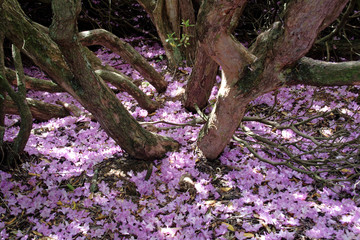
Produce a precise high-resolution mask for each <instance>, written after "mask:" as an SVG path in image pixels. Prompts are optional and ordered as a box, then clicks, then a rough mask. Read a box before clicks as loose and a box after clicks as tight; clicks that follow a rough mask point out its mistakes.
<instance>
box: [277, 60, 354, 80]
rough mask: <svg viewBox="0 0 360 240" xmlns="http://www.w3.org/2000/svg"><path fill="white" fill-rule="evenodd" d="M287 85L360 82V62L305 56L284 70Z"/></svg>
mask: <svg viewBox="0 0 360 240" xmlns="http://www.w3.org/2000/svg"><path fill="white" fill-rule="evenodd" d="M283 76H284V77H285V79H287V82H286V84H287V85H295V84H305V85H313V86H341V85H359V84H360V62H359V61H349V62H340V63H331V62H325V61H319V60H314V59H311V58H307V57H303V58H301V59H300V60H299V61H298V63H297V64H296V65H295V66H294V67H293V68H289V69H288V70H285V71H284V74H283Z"/></svg>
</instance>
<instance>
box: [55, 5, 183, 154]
mask: <svg viewBox="0 0 360 240" xmlns="http://www.w3.org/2000/svg"><path fill="white" fill-rule="evenodd" d="M52 8H53V12H54V17H53V22H52V24H51V26H50V36H51V37H52V39H54V41H55V42H56V43H57V44H58V45H59V47H60V49H61V52H62V55H63V56H64V58H65V59H66V61H67V63H68V66H69V68H70V70H71V72H72V73H73V75H74V79H73V80H72V84H73V85H74V86H75V91H76V93H77V95H78V96H79V97H81V100H82V104H83V106H84V107H85V108H86V109H87V110H88V111H89V112H91V113H92V114H93V115H94V117H95V118H96V119H97V120H98V121H99V123H100V124H101V126H102V127H103V128H104V129H105V130H106V132H107V133H108V134H109V135H110V136H111V137H112V138H113V139H114V140H115V141H116V142H117V143H118V144H119V145H120V146H121V147H122V148H123V149H124V150H125V151H126V152H128V153H129V154H130V155H131V156H133V157H135V158H140V159H154V158H161V157H162V156H164V154H165V153H166V152H167V151H169V150H173V149H176V148H177V147H178V143H176V142H175V141H174V140H172V139H169V138H165V137H161V136H158V135H155V134H152V133H151V132H148V131H146V130H145V129H143V128H142V127H141V126H140V125H139V124H138V122H137V121H136V120H135V119H134V118H133V117H132V116H131V115H130V114H129V112H128V111H127V110H126V109H125V108H124V106H123V105H122V104H121V103H120V101H119V100H118V99H117V98H116V96H115V94H114V93H113V92H112V91H111V90H110V89H109V87H108V86H107V85H106V84H105V83H104V81H103V80H102V79H100V78H99V77H98V76H97V75H96V74H95V72H94V71H93V69H92V68H91V64H90V63H89V62H88V61H87V58H86V53H85V52H84V50H83V47H82V46H81V45H80V43H79V41H78V40H77V34H78V33H77V22H76V20H77V16H78V14H79V12H80V8H81V4H80V1H74V2H70V1H62V0H54V1H52Z"/></svg>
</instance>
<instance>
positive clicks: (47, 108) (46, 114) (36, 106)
mask: <svg viewBox="0 0 360 240" xmlns="http://www.w3.org/2000/svg"><path fill="white" fill-rule="evenodd" d="M26 103H27V104H28V105H29V108H30V111H31V114H32V116H33V118H35V119H37V120H40V121H48V120H50V119H51V118H63V117H66V116H69V115H70V112H69V111H67V110H66V109H65V108H64V107H61V106H57V105H54V104H50V103H45V102H42V101H39V100H35V99H31V98H26ZM4 111H5V113H6V114H15V115H19V110H18V108H17V106H16V104H15V102H14V101H13V100H11V99H10V98H9V97H6V99H5V108H4Z"/></svg>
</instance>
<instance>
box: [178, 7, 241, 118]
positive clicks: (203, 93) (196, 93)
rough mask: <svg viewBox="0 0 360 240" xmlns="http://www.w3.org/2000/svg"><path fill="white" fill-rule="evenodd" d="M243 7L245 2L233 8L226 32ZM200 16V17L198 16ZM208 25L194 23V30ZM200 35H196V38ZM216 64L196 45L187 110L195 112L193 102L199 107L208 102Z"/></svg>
mask: <svg viewBox="0 0 360 240" xmlns="http://www.w3.org/2000/svg"><path fill="white" fill-rule="evenodd" d="M244 8H245V4H243V5H241V6H240V7H239V8H237V9H236V10H235V12H234V13H233V15H232V17H231V21H230V23H229V24H230V26H229V30H228V32H229V33H231V32H233V31H234V30H235V28H236V26H237V24H238V21H239V18H240V16H241V14H242V12H243V10H244ZM200 18H201V17H200ZM206 27H208V26H206V25H203V24H200V23H198V24H196V32H197V33H203V32H204V31H206V29H204V28H206ZM199 37H201V36H197V37H196V39H198V38H199ZM217 71H218V64H217V63H216V62H215V61H214V60H213V59H212V58H211V57H209V56H208V55H207V53H206V50H205V48H204V47H201V46H200V47H198V48H197V51H196V58H195V65H194V67H193V70H192V72H191V75H190V77H189V80H188V83H187V86H186V92H185V107H186V109H188V110H189V111H192V112H195V108H194V106H195V104H196V105H197V106H198V107H199V108H200V109H202V108H204V107H205V106H206V105H207V104H208V99H209V97H210V94H211V90H212V88H213V86H214V84H215V81H216V75H217Z"/></svg>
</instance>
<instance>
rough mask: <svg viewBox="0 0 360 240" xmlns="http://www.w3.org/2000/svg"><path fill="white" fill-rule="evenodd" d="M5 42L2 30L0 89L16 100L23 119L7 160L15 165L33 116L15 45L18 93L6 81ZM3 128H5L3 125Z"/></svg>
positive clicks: (14, 57)
mask: <svg viewBox="0 0 360 240" xmlns="http://www.w3.org/2000/svg"><path fill="white" fill-rule="evenodd" d="M3 42H4V33H3V32H2V31H1V30H0V87H1V89H3V90H5V91H6V92H7V94H9V96H10V97H11V98H12V99H13V100H14V102H15V104H16V107H17V109H18V111H19V115H20V118H21V122H20V130H19V132H18V134H17V136H16V137H15V139H14V141H13V143H12V145H11V150H9V151H8V154H7V158H6V161H7V164H8V165H13V164H14V163H15V160H16V159H17V158H18V154H20V153H21V152H22V151H23V150H24V148H25V145H26V143H27V140H28V139H29V136H30V131H31V127H32V116H31V112H30V109H29V106H28V105H27V103H26V100H25V98H26V88H25V76H24V69H23V66H22V62H21V57H20V50H19V49H18V48H17V47H16V46H15V45H12V56H13V60H14V65H15V69H16V73H17V74H16V79H17V86H18V91H17V92H15V90H14V89H13V88H12V87H11V85H10V83H9V81H8V80H7V79H6V76H5V66H4V49H3ZM5 102H6V101H5ZM5 102H2V104H3V103H5ZM2 104H1V105H2ZM3 107H4V106H1V108H2V109H1V115H2V116H3V113H4V112H3V111H4V109H3ZM1 121H3V120H1ZM1 126H3V123H2V125H1ZM0 131H1V133H0V134H1V142H2V146H1V148H3V132H4V128H1V130H0ZM2 150H3V149H2ZM5 151H6V150H5ZM2 152H3V151H2Z"/></svg>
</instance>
